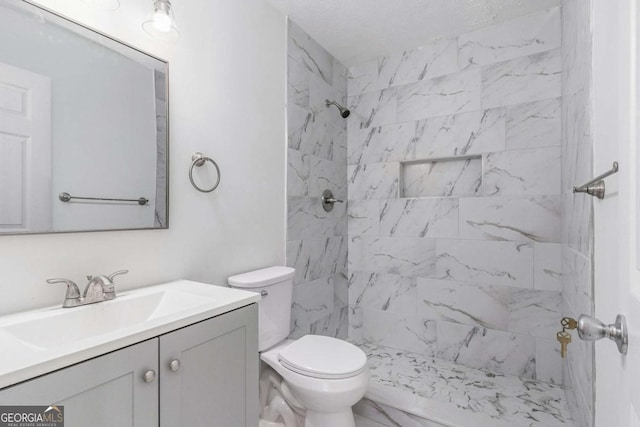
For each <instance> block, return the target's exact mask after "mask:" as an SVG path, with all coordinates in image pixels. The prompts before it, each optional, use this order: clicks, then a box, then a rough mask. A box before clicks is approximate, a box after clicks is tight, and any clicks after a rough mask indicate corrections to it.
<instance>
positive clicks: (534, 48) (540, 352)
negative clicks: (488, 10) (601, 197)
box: [347, 8, 562, 383]
mask: <svg viewBox="0 0 640 427" xmlns="http://www.w3.org/2000/svg"><path fill="white" fill-rule="evenodd" d="M560 48H561V10H560V8H552V9H548V10H545V11H542V12H538V13H535V14H531V15H527V16H525V17H521V18H518V19H514V20H512V21H508V22H505V23H501V24H498V25H494V26H491V27H487V28H485V29H482V30H478V31H474V32H471V33H468V34H463V35H460V36H459V37H454V38H445V39H440V40H437V41H434V42H432V43H430V44H428V45H426V46H423V47H422V48H419V49H416V50H411V51H405V52H398V53H397V54H393V55H389V56H385V57H383V58H379V59H377V60H373V61H371V62H367V63H364V64H361V65H358V66H356V67H353V68H352V69H350V79H349V86H348V89H349V90H348V93H349V108H351V110H352V117H351V118H349V121H348V141H349V144H348V153H347V161H348V172H347V181H348V195H349V206H348V233H349V248H348V254H349V256H348V262H349V264H348V267H349V305H350V307H349V323H350V325H349V335H350V338H351V339H353V340H355V341H364V342H372V343H376V344H379V345H383V346H387V347H392V348H396V349H400V350H404V351H409V352H416V353H420V354H423V355H427V356H435V357H438V358H442V359H446V360H450V361H455V362H457V363H461V364H464V365H468V366H471V367H474V368H483V369H488V370H491V371H493V372H498V373H504V374H513V375H518V376H521V377H524V378H535V379H539V380H542V381H547V382H553V383H561V382H562V363H561V358H560V355H559V351H558V349H557V347H558V346H557V342H556V341H555V334H556V332H557V329H558V324H559V320H560V317H561V312H562V294H561V291H562V282H561V278H560V275H561V254H562V251H561V249H562V248H561V241H562V233H561V208H562V204H561V191H560V183H561V147H560V145H561V83H562V65H561V50H560ZM407 196H420V197H407Z"/></svg>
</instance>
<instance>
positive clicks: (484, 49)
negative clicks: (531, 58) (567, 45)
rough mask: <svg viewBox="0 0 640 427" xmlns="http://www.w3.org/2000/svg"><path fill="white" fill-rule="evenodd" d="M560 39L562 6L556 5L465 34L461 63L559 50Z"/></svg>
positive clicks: (468, 64) (467, 64)
mask: <svg viewBox="0 0 640 427" xmlns="http://www.w3.org/2000/svg"><path fill="white" fill-rule="evenodd" d="M560 42H561V28H560V8H559V7H554V8H552V9H547V10H544V11H542V12H537V13H532V14H529V15H526V16H523V17H520V18H516V19H512V20H509V21H507V22H503V23H501V24H497V25H492V26H490V27H487V28H483V29H480V30H477V31H473V32H470V33H466V34H462V35H461V36H460V39H459V54H458V62H459V65H460V68H469V67H473V66H480V65H488V64H493V63H496V62H500V61H506V60H508V59H513V58H517V57H521V56H526V55H531V54H534V53H539V52H544V51H547V50H551V49H556V48H559V47H560Z"/></svg>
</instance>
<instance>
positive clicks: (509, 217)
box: [460, 195, 562, 243]
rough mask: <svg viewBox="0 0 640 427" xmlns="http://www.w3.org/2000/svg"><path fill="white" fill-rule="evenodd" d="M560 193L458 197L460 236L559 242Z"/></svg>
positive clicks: (560, 222)
mask: <svg viewBox="0 0 640 427" xmlns="http://www.w3.org/2000/svg"><path fill="white" fill-rule="evenodd" d="M560 201H561V199H560V196H559V195H557V196H536V197H491V198H481V197H476V198H464V199H460V237H462V238H465V239H488V240H512V241H525V242H547V243H560V240H561V236H562V232H561V229H562V221H561V220H562V218H561V203H560Z"/></svg>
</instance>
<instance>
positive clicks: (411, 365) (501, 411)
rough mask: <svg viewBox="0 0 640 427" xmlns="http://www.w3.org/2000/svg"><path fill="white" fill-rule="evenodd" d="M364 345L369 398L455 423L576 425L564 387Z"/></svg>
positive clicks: (469, 426)
mask: <svg viewBox="0 0 640 427" xmlns="http://www.w3.org/2000/svg"><path fill="white" fill-rule="evenodd" d="M359 347H360V348H362V350H363V351H364V352H365V353H366V354H367V356H368V359H369V370H370V372H371V380H370V386H369V390H368V391H367V394H366V395H365V398H366V399H369V400H371V401H373V402H376V403H380V404H383V405H388V406H390V407H393V408H397V409H400V410H402V411H403V412H407V413H409V414H412V415H417V416H420V417H424V418H426V419H429V420H432V421H435V422H438V423H441V424H443V425H450V426H459V427H507V426H509V427H521V426H523V427H524V426H531V427H534V426H535V427H543V426H544V427H556V426H563V427H567V426H573V423H572V422H571V421H570V415H569V408H568V406H567V401H566V398H565V391H564V388H563V387H562V386H558V385H553V384H548V383H544V382H540V381H533V380H527V379H522V378H518V377H514V376H509V375H500V374H494V373H491V372H488V371H483V370H478V369H473V368H469V367H466V366H463V365H458V364H456V363H453V362H448V361H444V360H440V359H437V358H433V357H425V356H422V355H419V354H416V353H409V352H403V351H400V350H395V349H391V348H386V347H380V346H375V345H371V344H360V345H359ZM374 406H375V404H374ZM356 412H358V409H357V408H356ZM361 415H363V416H365V417H370V414H361ZM394 425H395V424H394Z"/></svg>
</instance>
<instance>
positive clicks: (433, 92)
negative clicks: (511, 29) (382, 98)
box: [397, 69, 481, 122]
mask: <svg viewBox="0 0 640 427" xmlns="http://www.w3.org/2000/svg"><path fill="white" fill-rule="evenodd" d="M480 88H481V77H480V70H479V69H472V70H468V71H461V72H458V73H455V74H447V75H446V76H442V77H436V78H434V79H428V80H422V81H421V82H418V83H413V84H409V85H406V86H401V87H398V88H397V97H398V99H397V102H398V121H399V122H404V121H409V120H418V119H425V118H428V117H436V116H443V115H449V114H456V113H463V112H466V111H474V110H479V109H480V107H481V104H480V98H481V93H480V92H481V90H480Z"/></svg>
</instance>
